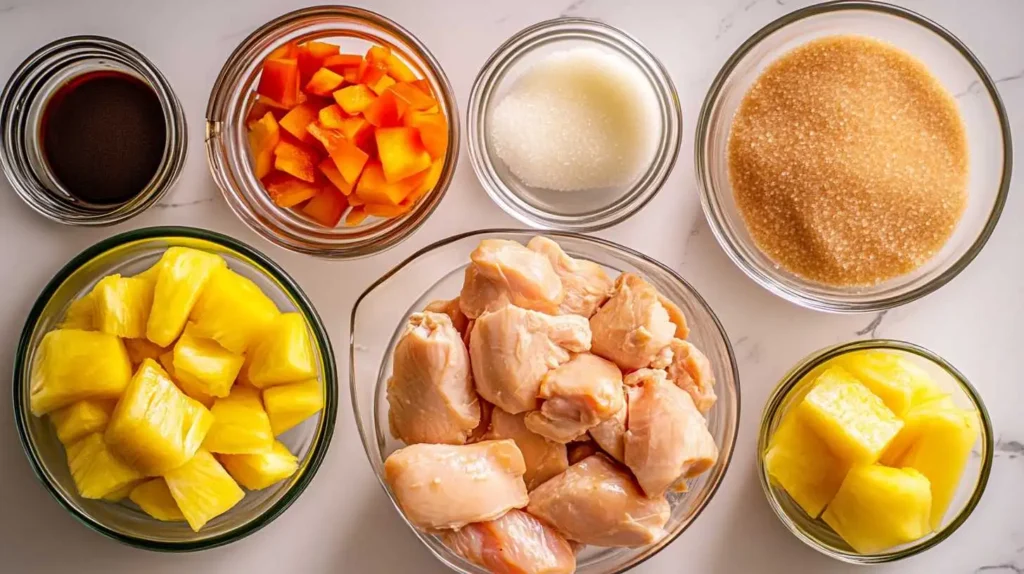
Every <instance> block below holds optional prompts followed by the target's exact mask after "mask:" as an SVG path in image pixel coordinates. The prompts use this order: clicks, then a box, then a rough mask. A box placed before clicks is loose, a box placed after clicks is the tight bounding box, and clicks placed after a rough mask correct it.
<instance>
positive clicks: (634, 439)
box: [623, 369, 718, 496]
mask: <svg viewBox="0 0 1024 574" xmlns="http://www.w3.org/2000/svg"><path fill="white" fill-rule="evenodd" d="M626 385H627V386H626V395H627V402H628V405H629V406H628V408H629V417H628V424H627V428H626V435H625V436H624V437H623V446H624V447H625V450H624V452H625V462H626V465H627V466H629V468H630V469H631V470H632V471H633V474H634V475H635V476H636V479H637V482H639V483H640V486H641V487H642V488H643V489H644V492H646V493H647V495H648V496H661V495H663V494H664V493H665V491H666V490H668V489H669V488H671V487H672V486H673V485H675V484H676V482H677V481H679V480H680V479H682V478H690V477H693V476H696V475H698V474H700V473H702V472H704V471H706V470H708V469H709V468H711V465H713V464H714V463H715V460H717V459H718V447H717V446H716V445H715V439H714V437H712V436H711V433H710V432H708V427H707V424H706V422H705V421H704V417H703V416H701V414H700V412H698V411H697V407H696V406H694V404H693V399H691V398H690V395H688V394H687V393H686V392H684V391H683V390H682V389H680V388H679V387H677V386H675V385H674V384H672V383H671V382H670V381H669V380H668V375H666V374H665V371H662V370H658V369H641V370H639V371H636V372H635V373H631V374H629V375H628V376H627V377H626ZM682 488H685V487H682Z"/></svg>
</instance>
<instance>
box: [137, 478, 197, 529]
mask: <svg viewBox="0 0 1024 574" xmlns="http://www.w3.org/2000/svg"><path fill="white" fill-rule="evenodd" d="M128 498H129V499H130V500H131V501H132V502H134V503H135V504H137V505H138V506H139V508H141V509H142V511H143V512H145V513H146V514H148V515H150V516H152V517H153V518H155V519H157V520H163V521H164V522H177V521H181V520H185V515H184V514H182V513H181V509H179V508H178V503H177V502H174V497H173V496H171V489H169V488H167V482H166V481H165V480H164V479H162V478H154V479H152V480H148V481H146V482H143V483H142V484H140V485H138V486H136V487H135V488H133V489H132V492H131V494H129V495H128Z"/></svg>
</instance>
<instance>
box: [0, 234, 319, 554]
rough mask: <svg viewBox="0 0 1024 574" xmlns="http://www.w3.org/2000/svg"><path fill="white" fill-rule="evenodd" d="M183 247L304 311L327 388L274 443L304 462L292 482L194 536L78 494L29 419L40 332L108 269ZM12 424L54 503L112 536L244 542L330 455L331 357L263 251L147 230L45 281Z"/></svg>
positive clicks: (252, 498) (137, 264) (146, 542)
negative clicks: (213, 257)
mask: <svg viewBox="0 0 1024 574" xmlns="http://www.w3.org/2000/svg"><path fill="white" fill-rule="evenodd" d="M173 246H185V247H191V248H193V249H202V250H204V251H209V252H211V253H217V254H219V255H221V256H222V257H224V259H225V260H226V261H227V263H228V267H230V268H231V269H232V270H233V271H235V272H236V273H239V274H241V275H243V276H245V277H247V278H249V279H250V280H252V281H253V282H255V283H256V285H258V286H259V287H260V289H261V290H263V292H264V293H266V294H267V296H268V297H270V298H271V299H272V300H273V301H274V303H276V304H277V306H278V308H280V309H281V310H282V311H286V312H290V311H296V312H299V313H301V314H302V315H303V316H304V317H305V318H306V321H307V324H308V326H309V329H310V334H311V341H312V342H313V347H314V349H315V351H316V356H317V369H318V371H319V379H320V380H321V381H322V382H323V384H324V409H323V410H322V411H321V412H320V413H319V414H317V415H315V416H313V417H310V418H309V419H307V420H306V421H304V422H303V423H301V424H300V425H298V426H296V427H295V428H293V429H291V430H289V431H288V432H286V433H284V434H283V435H281V436H280V437H278V440H280V441H281V442H282V443H284V444H285V445H286V446H287V447H288V449H289V450H290V451H291V452H292V453H294V454H295V455H296V456H297V457H298V458H299V470H298V471H297V472H296V473H295V474H294V475H293V476H292V477H291V478H289V479H288V480H285V481H281V482H280V483H278V484H276V485H274V486H271V487H269V488H266V489H264V490H260V491H253V492H247V493H246V495H245V498H244V499H242V501H241V502H239V503H238V504H237V505H236V506H235V507H234V508H232V509H231V510H230V511H228V512H227V513H225V514H222V515H220V516H218V517H217V518H215V519H213V520H211V521H210V522H209V523H207V524H206V526H205V527H203V529H202V530H201V531H200V532H198V533H195V532H193V531H192V530H191V529H190V528H189V527H188V524H186V523H185V522H161V521H158V520H155V519H153V518H150V517H149V516H148V515H146V514H145V513H143V512H142V511H141V510H140V509H138V508H137V507H135V505H134V504H132V503H130V502H127V501H125V502H122V503H111V502H104V501H101V500H88V499H84V498H82V497H81V496H79V495H78V493H77V491H76V490H75V484H74V481H72V479H71V474H70V472H69V470H68V465H67V460H66V458H65V455H64V447H63V445H61V443H60V441H59V440H57V434H56V432H55V431H54V429H53V426H52V425H51V424H50V422H49V421H48V420H47V419H46V418H41V417H36V416H33V415H32V412H31V410H30V407H29V398H30V395H31V389H30V383H29V381H30V375H31V365H32V363H33V360H34V358H35V354H36V351H37V349H38V346H39V342H40V340H41V339H42V337H43V335H44V334H46V333H47V332H48V331H50V330H52V329H54V328H56V327H57V325H58V324H59V323H60V321H61V319H62V317H63V316H64V313H65V312H66V311H67V308H68V306H69V305H70V304H71V302H72V301H74V300H75V299H77V298H79V297H81V296H83V295H85V294H86V293H88V292H89V290H90V289H92V287H93V285H95V283H96V282H98V281H99V280H100V279H101V278H102V277H104V276H106V275H109V274H111V273H121V274H123V275H131V274H135V273H138V272H141V271H143V270H145V269H147V268H148V267H149V266H151V265H152V264H153V263H155V262H156V261H157V259H159V257H160V255H162V254H163V252H164V251H165V250H166V249H167V248H168V247H173ZM13 399H14V400H13V404H14V420H15V423H16V424H17V427H18V435H19V436H20V438H21V444H22V447H23V448H24V449H25V454H26V456H27V457H28V460H29V464H31V466H32V470H33V471H34V472H35V474H36V477H37V478H38V479H39V481H40V482H42V483H43V486H45V487H46V489H47V490H48V491H49V492H50V494H52V495H53V497H54V498H55V499H57V502H59V503H60V504H61V506H63V507H64V508H66V509H67V510H68V512H70V513H71V514H72V515H73V516H74V517H75V518H76V519H78V520H79V521H80V522H82V523H83V524H85V525H86V526H88V527H89V528H91V529H93V530H95V531H97V532H99V533H100V534H103V535H106V536H108V537H110V538H113V539H114V540H117V541H119V542H123V543H126V544H130V545H132V546H137V547H140V548H144V549H148V550H161V551H172V552H182V551H193V550H202V549H206V548H212V547H215V546H221V545H224V544H228V543H231V542H234V541H236V540H240V539H242V538H244V537H246V536H248V535H250V534H252V533H253V532H256V531H257V530H259V529H260V528H262V527H264V526H266V525H267V524H269V523H270V522H271V521H272V520H274V519H275V518H277V517H278V516H279V515H280V514H281V513H282V512H284V511H285V510H286V509H287V508H288V507H289V506H290V505H291V504H292V503H293V502H295V500H296V499H297V498H298V497H299V495H300V494H301V493H302V491H303V490H305V488H306V486H307V485H308V484H309V482H310V481H311V480H312V479H313V476H314V475H315V474H316V471H317V469H318V468H319V467H320V463H321V462H322V461H323V459H324V455H325V454H326V453H327V447H328V445H329V444H330V442H331V436H332V434H333V430H334V421H335V417H336V415H337V409H338V391H337V373H336V370H335V365H334V353H333V351H332V350H331V343H330V340H329V339H328V337H327V329H326V328H324V325H323V323H322V322H321V321H320V317H319V316H318V315H317V313H316V310H315V309H314V308H313V304H312V303H310V301H309V299H307V298H306V296H305V295H304V294H303V293H302V290H301V289H299V286H298V285H296V283H295V281H294V280H292V278H291V277H289V276H288V274H287V273H285V272H284V270H282V269H281V268H280V267H278V266H277V265H276V264H275V263H273V262H272V261H270V260H269V259H267V257H266V256H264V255H263V254H262V253H260V252H258V251H256V250H254V249H252V248H251V247H248V246H246V245H244V244H242V243H240V242H238V241H236V240H234V239H231V238H230V237H227V236H224V235H220V234H218V233H213V232H211V231H204V230H200V229H194V228H190V227H150V228H146V229H139V230H135V231H129V232H126V233H122V234H120V235H116V236H114V237H111V238H109V239H106V240H104V241H101V242H99V243H97V244H95V245H93V246H92V247H90V248H88V249H86V250H85V251H83V252H82V253H81V254H79V255H78V256H77V257H75V258H74V259H72V260H71V261H70V262H69V263H68V264H67V265H65V266H64V267H63V268H62V269H61V270H60V271H59V272H58V273H57V275H56V276H54V278H53V279H51V280H50V282H49V283H48V284H47V285H46V288H45V289H43V292H42V293H41V294H40V295H39V298H38V299H37V300H36V303H35V305H34V306H33V307H32V311H31V312H30V313H29V316H28V320H27V321H26V322H25V328H24V329H23V330H22V333H21V339H20V340H19V342H18V350H17V354H16V355H15V360H14V397H13Z"/></svg>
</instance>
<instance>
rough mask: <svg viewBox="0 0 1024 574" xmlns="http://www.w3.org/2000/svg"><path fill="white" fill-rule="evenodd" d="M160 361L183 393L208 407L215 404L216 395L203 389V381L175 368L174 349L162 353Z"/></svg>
mask: <svg viewBox="0 0 1024 574" xmlns="http://www.w3.org/2000/svg"><path fill="white" fill-rule="evenodd" d="M159 361H160V366H162V367H163V368H164V371H166V372H167V374H168V375H170V376H171V379H172V380H173V381H174V383H175V384H176V385H178V388H179V389H181V391H182V392H183V393H185V394H186V395H188V396H189V397H192V398H193V399H195V400H197V401H199V402H200V403H202V405H203V406H204V407H206V408H210V407H212V406H213V401H214V400H216V397H214V396H213V395H208V394H206V391H205V390H203V389H204V386H203V383H201V382H200V381H199V380H197V379H195V378H194V377H192V375H189V374H188V373H179V372H177V371H175V370H174V351H167V352H166V353H164V354H162V355H160V358H159Z"/></svg>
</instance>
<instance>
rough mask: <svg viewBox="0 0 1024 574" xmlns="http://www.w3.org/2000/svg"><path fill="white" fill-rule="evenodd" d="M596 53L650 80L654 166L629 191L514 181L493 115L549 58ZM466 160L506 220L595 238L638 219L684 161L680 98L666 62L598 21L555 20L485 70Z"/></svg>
mask: <svg viewBox="0 0 1024 574" xmlns="http://www.w3.org/2000/svg"><path fill="white" fill-rule="evenodd" d="M579 47H593V48H598V49H600V50H601V51H604V52H610V53H613V54H617V55H619V56H622V57H623V58H625V59H626V60H627V61H628V62H630V63H631V64H633V65H634V66H635V67H636V70H637V71H638V72H639V75H640V76H642V77H644V78H646V80H647V81H648V82H649V84H650V88H651V91H652V93H653V94H654V97H655V102H656V106H657V108H656V110H654V112H653V113H654V115H655V116H656V120H655V122H656V123H655V125H656V127H657V130H658V131H657V134H656V135H654V136H653V137H654V138H655V140H656V143H655V144H654V145H653V150H652V152H651V154H650V159H649V161H648V163H647V165H646V167H644V169H643V171H642V172H641V174H640V175H639V176H638V177H637V178H636V179H635V180H634V181H632V182H631V183H630V184H628V185H625V186H618V187H613V188H607V189H590V190H580V191H574V192H562V191H553V190H547V189H538V188H534V187H530V186H528V185H526V184H525V183H523V182H521V181H519V179H518V178H517V177H516V176H515V175H513V174H512V172H511V171H510V170H509V169H508V167H506V165H505V163H504V162H503V161H502V160H501V159H500V158H499V157H498V156H497V153H496V152H495V150H494V149H493V146H492V145H491V142H490V137H489V133H490V122H491V115H492V112H493V110H494V108H495V106H496V105H497V103H498V102H499V101H501V99H502V97H503V96H504V95H505V94H506V93H507V92H508V90H509V87H510V86H511V85H512V84H513V83H515V81H516V80H517V79H518V78H519V77H520V76H522V74H523V72H524V71H526V70H527V69H529V68H530V67H531V66H533V65H534V64H535V63H537V61H538V60H540V59H543V58H544V57H546V56H548V55H550V54H552V53H555V52H560V51H563V50H567V49H573V48H579ZM467 116H468V117H467V125H468V130H469V136H468V138H469V141H468V144H469V155H470V160H471V161H472V162H473V170H474V171H475V172H476V175H477V177H478V178H479V179H480V183H481V184H482V185H483V187H484V190H486V191H487V194H488V195H490V196H491V199H492V200H494V202H495V203H497V204H498V206H499V207H501V208H502V209H503V210H505V212H506V213H508V214H509V215H511V216H512V217H514V218H516V219H518V220H519V221H521V222H522V223H524V224H526V225H529V226H531V227H535V228H538V229H558V230H562V231H576V232H592V231H597V230H599V229H604V228H606V227H609V226H612V225H615V224H616V223H619V222H621V221H623V220H625V219H626V218H628V217H629V216H631V215H633V214H634V213H636V212H637V211H639V210H640V208H642V207H643V206H644V205H646V204H647V202H649V201H650V200H651V199H653V198H654V195H655V194H656V193H658V190H660V189H661V186H662V184H664V183H665V179H666V178H667V177H668V175H669V173H671V171H672V167H673V166H674V165H675V162H676V157H677V156H678V155H679V144H680V141H681V138H682V131H683V119H682V118H683V114H682V111H680V106H679V95H678V94H677V93H676V88H675V85H674V84H673V83H672V78H671V77H670V76H669V73H668V70H666V69H665V67H664V66H662V64H661V62H659V61H658V59H657V58H655V57H654V55H653V54H651V52H650V51H649V50H648V49H647V48H646V47H645V46H644V45H643V44H641V43H640V41H639V40H637V39H636V38H634V37H632V36H630V35H629V34H627V33H625V32H623V31H622V30H619V29H618V28H615V27H613V26H610V25H608V24H605V23H603V22H598V21H595V20H587V19H584V18H556V19H554V20H547V21H545V22H540V23H538V24H534V25H533V26H530V27H529V28H526V29H524V30H522V31H520V32H519V33H517V34H515V35H514V36H512V37H511V38H509V39H508V40H507V41H506V42H505V43H504V44H502V45H501V46H500V47H499V48H498V49H497V50H496V51H495V52H494V53H493V54H491V57H490V58H488V60H487V62H486V63H485V64H484V66H483V68H481V70H480V72H479V74H478V75H477V77H476V81H475V82H474V83H473V90H472V92H471V93H470V96H469V111H468V113H467Z"/></svg>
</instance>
